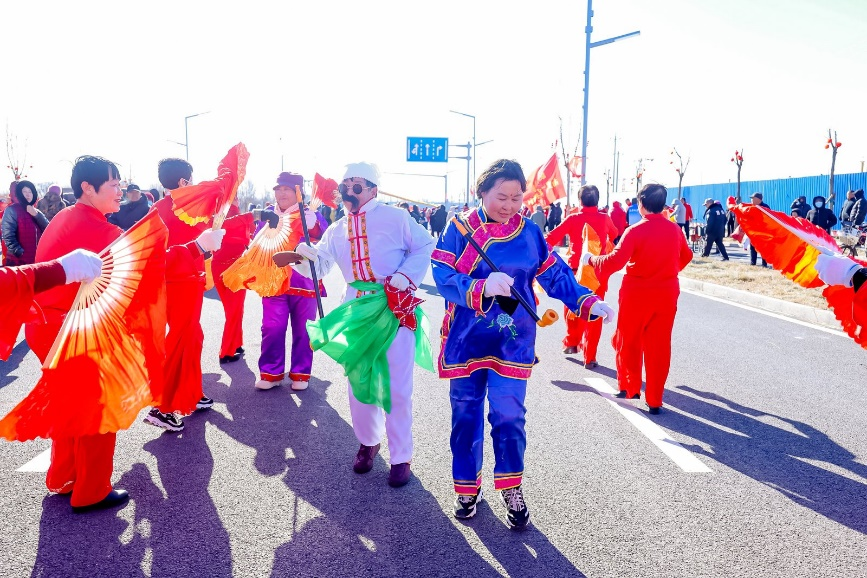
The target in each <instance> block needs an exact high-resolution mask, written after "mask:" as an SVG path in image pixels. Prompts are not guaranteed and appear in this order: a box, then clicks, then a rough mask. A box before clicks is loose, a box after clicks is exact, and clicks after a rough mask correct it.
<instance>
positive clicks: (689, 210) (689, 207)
mask: <svg viewBox="0 0 867 578" xmlns="http://www.w3.org/2000/svg"><path fill="white" fill-rule="evenodd" d="M681 200H682V201H683V206H684V207H686V222H687V223H689V222H690V221H692V219H693V217H695V215H693V213H692V205H690V204H689V203H687V202H686V199H681Z"/></svg>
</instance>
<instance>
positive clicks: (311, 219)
mask: <svg viewBox="0 0 867 578" xmlns="http://www.w3.org/2000/svg"><path fill="white" fill-rule="evenodd" d="M304 221H306V223H307V229H308V230H310V229H312V228H313V227H315V226H316V223H318V222H319V221H318V220H317V219H316V213H314V212H313V211H311V210H310V209H304Z"/></svg>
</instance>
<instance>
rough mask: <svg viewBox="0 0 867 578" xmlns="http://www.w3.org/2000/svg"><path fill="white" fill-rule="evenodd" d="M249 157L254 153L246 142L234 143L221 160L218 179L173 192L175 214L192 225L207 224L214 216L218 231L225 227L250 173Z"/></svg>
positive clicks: (214, 224) (214, 226) (214, 223)
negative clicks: (224, 223) (232, 206)
mask: <svg viewBox="0 0 867 578" xmlns="http://www.w3.org/2000/svg"><path fill="white" fill-rule="evenodd" d="M249 158H250V153H248V152H247V147H246V146H244V143H238V144H236V145H235V146H233V147H232V148H231V149H229V152H228V153H227V154H226V156H225V157H223V160H221V161H220V165H219V166H218V167H217V178H215V179H214V180H212V181H203V182H201V183H199V184H197V185H189V186H186V187H180V188H178V189H175V190H174V191H172V207H173V208H174V213H175V214H176V215H177V216H178V218H179V219H180V220H182V221H183V222H185V223H187V224H188V225H197V224H199V223H207V222H208V221H210V220H211V219H213V220H214V222H213V228H214V229H215V230H216V229H219V228H220V227H222V226H223V221H224V220H226V215H227V214H228V212H229V207H230V206H231V205H232V201H234V200H235V195H236V194H237V192H238V186H239V185H240V184H241V182H242V181H243V180H244V177H245V176H246V174H247V160H248V159H249Z"/></svg>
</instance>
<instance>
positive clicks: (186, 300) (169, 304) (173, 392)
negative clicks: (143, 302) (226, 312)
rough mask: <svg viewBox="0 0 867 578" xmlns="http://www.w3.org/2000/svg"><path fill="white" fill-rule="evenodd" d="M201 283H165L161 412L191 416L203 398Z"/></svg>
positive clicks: (203, 337)
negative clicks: (164, 356)
mask: <svg viewBox="0 0 867 578" xmlns="http://www.w3.org/2000/svg"><path fill="white" fill-rule="evenodd" d="M203 289H204V288H203V286H202V282H201V281H198V280H195V281H181V282H173V283H166V319H167V321H168V326H169V332H168V334H167V335H166V362H165V366H164V376H165V389H164V391H163V403H162V405H161V406H160V407H159V410H160V411H161V412H163V413H169V412H173V411H177V412H180V413H181V414H183V415H189V414H191V413H193V412H194V411H195V410H196V403H197V402H198V401H199V400H200V399H201V398H202V345H203V343H204V340H205V336H204V334H203V333H202V324H201V319H200V318H201V316H202V300H203V298H204V292H203Z"/></svg>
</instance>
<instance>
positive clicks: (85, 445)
mask: <svg viewBox="0 0 867 578" xmlns="http://www.w3.org/2000/svg"><path fill="white" fill-rule="evenodd" d="M55 313H56V312H55V311H54V310H47V311H46V312H45V316H46V320H47V321H48V323H46V324H39V325H37V324H28V325H27V326H26V329H25V331H26V337H27V344H28V345H29V346H30V349H31V350H32V351H33V353H35V354H36V356H37V357H38V358H39V361H41V362H45V358H46V357H47V356H48V352H49V351H50V350H51V346H52V344H53V343H54V339H55V337H56V336H57V334H58V333H59V332H60V327H61V324H62V323H63V320H62V319H61V318H59V317H58V314H55ZM115 437H116V436H115V434H114V433H107V434H101V435H92V436H82V437H77V438H57V439H52V440H51V465H50V466H48V474H47V475H46V476H45V485H46V486H47V487H48V491H50V492H55V493H58V494H68V493H70V492H72V500H71V503H72V505H73V506H75V507H79V506H89V505H90V504H95V503H96V502H99V501H100V500H102V499H103V498H105V497H106V496H107V495H108V493H109V492H110V491H111V472H112V469H113V468H114V441H115Z"/></svg>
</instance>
